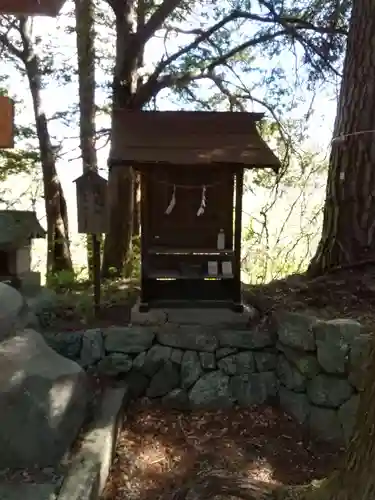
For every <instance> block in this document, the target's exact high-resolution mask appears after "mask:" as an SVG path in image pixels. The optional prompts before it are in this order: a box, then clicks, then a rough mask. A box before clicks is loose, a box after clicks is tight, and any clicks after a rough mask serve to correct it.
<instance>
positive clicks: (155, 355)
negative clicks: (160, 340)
mask: <svg viewBox="0 0 375 500" xmlns="http://www.w3.org/2000/svg"><path fill="white" fill-rule="evenodd" d="M171 352H172V349H171V348H170V347H166V346H164V345H158V344H155V345H153V346H152V347H151V349H150V350H149V351H148V352H147V354H146V357H145V359H144V363H143V366H142V368H141V370H142V371H143V372H144V373H145V375H148V376H149V377H152V375H154V373H156V372H157V370H159V368H160V367H161V366H162V365H164V364H165V363H166V362H167V361H168V360H169V358H170V357H171Z"/></svg>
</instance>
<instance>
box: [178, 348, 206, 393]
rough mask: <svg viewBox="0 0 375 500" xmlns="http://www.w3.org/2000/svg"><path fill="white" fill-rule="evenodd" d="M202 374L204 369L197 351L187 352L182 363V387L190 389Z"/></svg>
mask: <svg viewBox="0 0 375 500" xmlns="http://www.w3.org/2000/svg"><path fill="white" fill-rule="evenodd" d="M202 373H203V369H202V366H201V363H200V361H199V356H198V353H197V352H195V351H185V352H184V355H183V356H182V362H181V387H182V388H183V389H189V387H191V386H192V385H193V384H194V382H196V381H197V380H198V378H199V377H200V376H201V375H202Z"/></svg>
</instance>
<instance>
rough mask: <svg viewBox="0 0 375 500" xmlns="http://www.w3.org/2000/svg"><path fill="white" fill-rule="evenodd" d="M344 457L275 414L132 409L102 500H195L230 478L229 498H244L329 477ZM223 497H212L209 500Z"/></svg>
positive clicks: (268, 411)
mask: <svg viewBox="0 0 375 500" xmlns="http://www.w3.org/2000/svg"><path fill="white" fill-rule="evenodd" d="M340 453H341V451H340V450H336V449H334V448H333V447H329V446H327V445H324V446H323V445H319V444H317V443H313V442H311V441H309V440H308V439H307V438H306V436H304V433H303V431H302V429H300V428H299V427H298V426H297V425H296V424H295V422H294V421H292V420H291V419H290V418H288V417H287V416H286V415H285V414H283V413H282V412H280V411H279V410H276V409H273V408H270V407H259V408H252V409H231V410H227V411H215V412H193V413H190V412H186V413H184V412H177V411H171V410H166V409H162V408H160V407H158V406H157V405H156V404H155V405H154V404H153V405H152V406H142V405H141V404H133V405H131V407H130V408H129V411H128V414H127V419H126V421H125V422H124V428H123V431H122V434H121V436H120V439H119V442H118V446H117V453H116V457H115V462H114V465H113V467H112V474H111V477H110V480H109V481H108V483H107V486H106V489H105V492H104V495H103V499H104V500H123V499H129V500H151V499H153V500H155V499H163V500H164V499H165V500H167V499H168V500H171V499H173V498H175V499H177V498H178V499H182V498H189V495H187V492H188V490H189V488H190V487H192V488H193V487H194V484H196V483H199V482H202V481H203V483H205V481H206V483H205V484H204V487H205V488H206V489H210V488H213V486H214V485H215V484H216V486H217V484H218V480H217V479H214V481H212V480H211V481H210V480H209V479H208V478H209V477H212V476H214V478H217V477H218V476H220V477H228V476H229V477H230V478H231V479H230V481H229V483H228V482H227V484H231V485H232V486H231V487H233V488H232V495H231V496H230V498H236V494H235V492H236V491H238V495H237V497H238V498H241V495H240V490H241V488H244V489H245V490H246V482H249V480H252V479H256V480H260V481H265V482H267V483H269V484H271V485H272V484H301V483H306V482H310V481H311V480H313V479H318V478H321V477H324V476H326V475H327V474H329V473H330V471H331V470H332V468H333V467H334V465H335V463H336V461H337V459H338V457H339V455H340ZM234 478H235V479H234ZM229 489H231V488H229ZM216 494H217V492H216V493H215V492H214V491H211V492H210V491H205V492H204V497H206V498H210V497H211V498H213V497H215V495H216ZM198 498H200V497H199V496H198ZM202 498H203V496H202ZM226 498H229V497H228V496H227V497H226ZM244 498H245V496H244Z"/></svg>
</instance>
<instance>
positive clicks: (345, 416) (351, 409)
mask: <svg viewBox="0 0 375 500" xmlns="http://www.w3.org/2000/svg"><path fill="white" fill-rule="evenodd" d="M358 405H359V395H358V394H355V395H354V396H352V397H351V398H350V399H349V400H348V401H347V402H346V403H344V404H343V405H341V407H340V408H339V410H338V416H339V420H340V422H341V425H342V430H343V434H344V439H345V443H346V444H348V443H349V441H350V439H351V437H352V435H353V430H354V425H355V423H356V418H357V411H358Z"/></svg>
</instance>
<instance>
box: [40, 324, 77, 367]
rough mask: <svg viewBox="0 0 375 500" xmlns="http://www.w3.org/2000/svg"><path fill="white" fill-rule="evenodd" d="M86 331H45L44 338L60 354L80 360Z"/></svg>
mask: <svg viewBox="0 0 375 500" xmlns="http://www.w3.org/2000/svg"><path fill="white" fill-rule="evenodd" d="M83 334H84V331H78V332H77V331H76V332H59V333H45V334H44V335H43V336H44V340H45V341H46V342H47V344H48V345H49V347H51V349H53V350H54V351H56V352H57V353H58V354H60V356H64V358H68V359H71V360H73V361H79V359H80V357H81V346H82V338H83Z"/></svg>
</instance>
